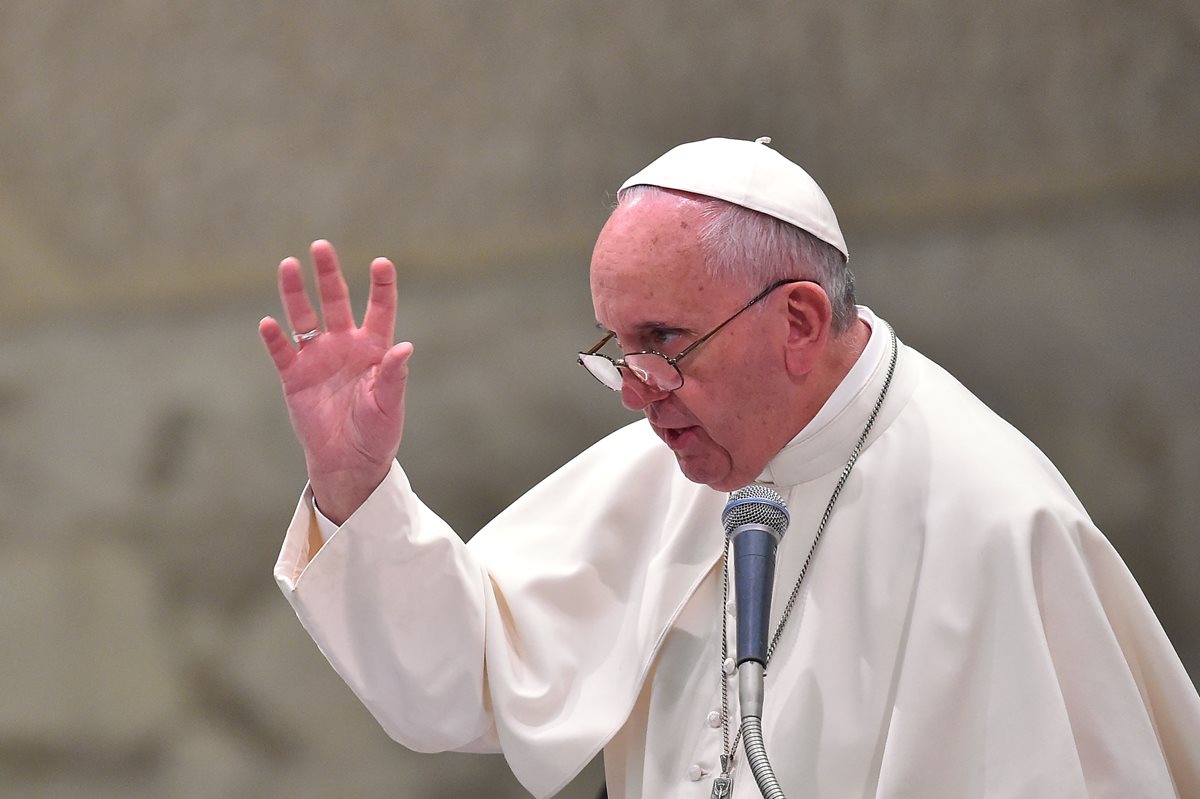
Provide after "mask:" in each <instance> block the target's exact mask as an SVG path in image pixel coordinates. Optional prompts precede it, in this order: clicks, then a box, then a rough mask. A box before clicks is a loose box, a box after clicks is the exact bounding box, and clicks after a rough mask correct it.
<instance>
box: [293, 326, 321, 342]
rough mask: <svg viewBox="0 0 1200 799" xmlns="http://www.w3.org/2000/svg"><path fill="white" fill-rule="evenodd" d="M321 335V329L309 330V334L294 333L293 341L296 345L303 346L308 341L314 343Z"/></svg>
mask: <svg viewBox="0 0 1200 799" xmlns="http://www.w3.org/2000/svg"><path fill="white" fill-rule="evenodd" d="M319 335H321V331H320V329H313V330H309V331H308V332H307V333H293V334H292V341H294V342H295V343H296V344H303V343H304V342H306V341H312V340H313V339H314V338H316V337H317V336H319Z"/></svg>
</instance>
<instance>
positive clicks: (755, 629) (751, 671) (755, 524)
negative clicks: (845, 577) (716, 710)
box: [721, 485, 791, 718]
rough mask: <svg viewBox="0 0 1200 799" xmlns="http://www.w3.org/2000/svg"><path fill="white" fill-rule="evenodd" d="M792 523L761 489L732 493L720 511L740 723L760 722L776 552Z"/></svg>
mask: <svg viewBox="0 0 1200 799" xmlns="http://www.w3.org/2000/svg"><path fill="white" fill-rule="evenodd" d="M790 520H791V517H790V516H789V515H788V510H787V505H785V504H784V502H783V497H781V496H779V494H777V493H776V492H775V491H773V490H771V489H770V488H766V487H764V486H760V485H749V486H746V487H745V488H739V489H738V490H737V491H734V492H733V493H732V494H730V495H729V502H728V504H726V505H725V510H724V511H722V512H721V522H722V523H723V524H724V525H725V535H726V536H727V537H728V538H729V542H730V544H732V546H733V569H734V596H735V597H736V602H737V664H738V684H739V699H740V704H741V707H742V717H743V718H745V717H746V716H756V717H759V718H761V717H762V692H763V689H762V676H763V672H764V671H765V669H766V666H767V640H768V635H769V630H770V622H771V592H772V589H773V588H774V585H775V551H776V549H777V548H778V547H779V540H780V539H781V538H783V534H784V532H785V531H786V530H787V527H788V522H789V521H790ZM747 664H750V665H747Z"/></svg>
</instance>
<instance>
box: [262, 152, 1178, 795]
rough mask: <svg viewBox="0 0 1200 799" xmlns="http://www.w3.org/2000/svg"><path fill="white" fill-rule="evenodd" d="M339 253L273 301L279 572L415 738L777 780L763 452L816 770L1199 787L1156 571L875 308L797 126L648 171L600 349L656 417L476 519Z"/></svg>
mask: <svg viewBox="0 0 1200 799" xmlns="http://www.w3.org/2000/svg"><path fill="white" fill-rule="evenodd" d="M312 254H313V259H314V261H315V264H316V271H317V283H318V290H319V293H320V297H321V304H322V308H323V311H324V329H323V330H322V329H319V328H318V319H317V315H316V313H315V311H314V309H313V308H312V307H311V305H310V304H309V301H308V300H307V298H306V296H305V292H304V288H303V284H302V281H301V277H300V265H299V263H298V262H297V261H296V260H295V259H288V260H285V261H284V262H283V263H282V264H281V266H280V275H279V280H280V291H281V296H282V298H283V304H284V309H285V312H286V314H287V318H288V321H289V322H290V324H291V327H292V329H293V330H294V331H297V333H296V334H295V335H294V339H295V344H296V346H293V343H292V342H289V340H288V337H287V336H286V335H285V334H284V332H283V329H282V327H281V326H280V325H279V324H278V323H277V322H275V321H274V320H272V319H265V320H263V323H262V324H261V326H260V331H261V333H262V336H263V339H264V341H265V343H266V345H267V348H268V350H269V351H270V353H271V356H272V358H273V360H274V362H275V364H276V367H277V368H278V370H279V373H280V377H281V380H282V382H283V387H284V393H285V397H286V399H287V404H288V410H289V413H290V414H291V418H292V422H293V425H294V426H295V428H296V432H297V435H298V436H299V438H300V441H301V443H302V444H303V446H304V450H305V456H306V459H307V465H308V474H309V481H310V485H309V489H308V490H307V491H306V493H305V496H304V497H303V498H302V500H301V502H300V505H299V507H298V509H297V512H296V515H295V517H294V519H293V522H292V525H291V527H290V529H289V531H288V533H287V537H286V539H285V542H284V546H283V551H282V552H281V554H280V558H279V561H278V563H277V565H276V577H277V580H278V581H279V584H280V586H281V588H282V590H283V591H284V593H285V595H287V597H288V599H289V601H291V602H292V604H293V606H294V607H295V609H296V612H297V614H298V616H299V617H300V619H301V621H302V622H303V624H304V625H305V627H306V628H307V629H308V631H309V632H310V634H311V635H312V636H313V637H314V639H316V641H317V642H318V644H319V645H320V647H321V649H322V651H323V652H324V653H325V654H326V656H327V657H328V658H329V660H330V662H331V663H332V664H333V666H334V668H336V669H337V670H338V672H339V673H340V674H341V676H342V677H343V678H344V679H345V680H346V681H347V683H348V684H349V685H350V686H351V688H352V689H353V690H354V691H355V692H356V693H357V694H358V696H359V697H360V698H361V699H362V701H363V702H364V703H365V704H366V705H367V707H368V708H369V709H370V710H371V712H372V713H373V714H374V715H375V717H376V718H377V719H378V720H379V722H380V723H381V724H382V725H383V727H384V728H385V730H386V731H387V732H388V734H389V735H391V736H392V737H394V738H395V739H396V740H398V741H400V742H401V743H403V744H405V745H407V746H409V747H412V748H414V749H418V750H421V751H438V750H446V749H455V750H462V751H497V750H499V751H503V752H504V754H505V756H506V757H507V759H508V762H509V764H510V766H511V767H512V769H513V771H514V772H515V774H516V775H517V777H518V778H519V779H520V780H521V782H522V783H523V784H524V785H525V786H526V787H527V788H528V789H529V790H530V791H531V792H532V793H533V794H534V795H536V796H539V797H540V796H550V795H553V794H554V793H555V792H556V791H557V790H559V789H560V788H561V787H562V786H563V785H564V784H565V783H566V782H568V781H569V780H570V779H571V778H572V777H573V776H574V775H575V774H576V773H577V772H578V770H579V769H580V768H582V766H583V765H585V764H586V763H587V762H588V761H589V760H590V759H591V758H592V757H593V756H594V755H595V754H597V753H598V752H600V751H603V753H604V758H605V771H606V780H607V783H608V790H609V794H610V796H612V797H614V799H616V798H617V797H627V798H629V797H693V796H694V797H704V796H709V795H717V794H718V793H719V790H721V788H720V786H722V785H724V784H726V783H725V781H727V780H729V779H733V794H732V795H734V796H736V797H752V796H757V795H758V792H757V787H756V786H755V785H754V780H753V779H752V778H751V775H750V774H749V773H748V772H749V770H748V768H747V767H745V766H744V765H742V764H741V761H742V760H743V759H744V758H743V757H742V755H741V754H740V753H737V752H734V751H732V750H733V748H734V745H735V740H734V739H735V737H736V727H737V709H736V708H737V701H736V692H737V685H736V681H735V680H732V679H731V677H732V675H733V669H732V660H731V658H730V655H732V654H733V653H732V652H731V651H730V645H728V644H727V643H726V642H727V641H729V640H732V634H733V633H732V628H733V623H734V618H735V616H734V603H733V601H732V599H730V600H729V601H726V600H724V599H723V597H724V596H725V579H726V576H725V571H724V565H725V564H724V558H723V550H724V540H723V532H722V529H721V525H720V513H721V510H722V508H723V507H724V505H725V502H726V500H727V495H726V493H725V492H728V491H730V490H733V489H737V488H740V487H742V486H744V485H746V484H747V483H753V482H758V483H762V484H766V485H769V486H771V487H772V488H773V489H774V490H776V491H778V492H779V493H780V494H781V495H782V496H783V497H784V499H785V500H786V501H787V503H788V505H789V507H790V508H791V513H792V520H791V525H790V528H789V531H788V533H787V535H786V536H785V537H784V539H783V542H782V543H781V545H780V549H779V554H778V566H777V572H776V573H777V575H778V579H777V586H776V589H775V592H776V597H775V602H774V607H775V608H776V612H775V617H776V619H777V620H778V622H777V623H778V627H777V630H776V632H775V636H774V639H775V643H774V645H773V646H772V653H771V659H770V663H769V668H768V676H767V680H766V692H767V694H766V705H765V710H764V713H763V729H764V733H765V740H766V744H767V750H768V752H769V753H770V755H771V757H772V762H773V764H774V766H775V772H776V774H777V775H778V778H779V782H780V784H781V785H782V787H783V790H784V791H785V792H786V793H787V794H788V795H792V796H806V797H839V798H840V797H849V796H854V797H868V796H869V797H922V799H931V798H933V797H945V799H961V797H968V796H971V797H987V798H988V799H1000V798H1001V797H1055V798H1056V799H1058V798H1066V797H1085V796H1113V797H1118V796H1119V797H1134V796H1144V797H1168V796H1200V757H1198V756H1197V748H1198V743H1197V742H1200V698H1198V697H1197V695H1196V691H1195V689H1194V687H1193V686H1192V684H1191V682H1190V681H1189V679H1188V677H1187V675H1186V673H1185V672H1184V670H1183V668H1182V666H1181V664H1180V663H1179V660H1178V658H1177V657H1176V655H1175V653H1174V651H1173V650H1172V648H1171V646H1170V644H1169V642H1168V641H1167V640H1166V638H1165V636H1164V634H1163V632H1162V629H1161V627H1160V626H1159V624H1158V622H1157V620H1156V619H1155V617H1154V615H1153V613H1152V611H1151V610H1150V608H1149V607H1148V605H1147V604H1146V602H1145V599H1144V598H1143V596H1142V594H1141V592H1140V590H1139V589H1138V588H1137V586H1136V584H1135V583H1134V582H1133V580H1132V578H1131V577H1130V575H1129V573H1128V571H1127V570H1126V569H1125V568H1124V565H1123V564H1122V563H1121V561H1120V560H1119V558H1118V557H1117V556H1116V554H1115V553H1114V552H1113V551H1112V549H1111V547H1110V546H1109V545H1108V543H1107V542H1106V541H1105V540H1104V538H1103V537H1102V536H1101V534H1100V533H1099V532H1098V531H1097V530H1096V529H1095V527H1094V526H1093V525H1092V523H1091V521H1090V520H1089V519H1088V517H1087V514H1086V513H1085V511H1084V510H1083V508H1082V507H1081V506H1080V505H1079V502H1078V500H1077V499H1076V498H1075V496H1074V495H1073V494H1072V493H1071V491H1070V489H1069V488H1068V487H1067V485H1066V484H1065V482H1064V481H1063V479H1062V478H1061V476H1060V475H1059V474H1058V473H1057V472H1056V471H1055V470H1054V468H1053V466H1052V465H1051V464H1050V463H1049V462H1048V461H1047V460H1046V459H1045V458H1044V457H1043V456H1042V454H1041V453H1040V452H1039V451H1038V450H1037V449H1036V448H1035V447H1034V446H1033V445H1032V444H1030V443H1029V442H1028V441H1026V440H1025V439H1024V438H1023V437H1022V436H1021V435H1020V434H1019V433H1017V432H1016V431H1015V430H1013V429H1012V428H1011V427H1009V426H1008V425H1007V424H1006V423H1004V422H1003V421H1002V420H1000V419H999V418H998V417H996V416H995V415H994V414H993V413H992V412H991V411H989V410H988V409H987V408H986V407H984V406H983V405H982V404H981V403H980V402H979V401H978V400H976V399H975V398H974V397H973V396H971V395H970V394H969V393H968V392H967V391H966V390H965V389H964V388H963V387H962V386H961V385H959V384H958V383H957V382H956V381H954V380H953V378H951V377H950V376H949V375H947V374H946V373H945V372H944V371H942V370H941V369H940V368H939V367H937V366H936V365H934V364H933V363H931V362H930V361H928V360H927V359H925V358H924V357H923V356H921V355H920V354H919V353H917V352H916V351H914V350H912V349H911V348H909V347H906V346H904V345H903V344H901V343H899V342H898V341H897V340H896V338H895V335H894V334H893V333H892V331H891V329H890V327H889V326H888V325H887V324H886V322H884V321H883V320H881V319H879V318H877V317H876V316H874V315H873V314H872V313H871V312H870V311H869V310H867V309H866V308H862V307H856V306H855V304H854V292H853V281H852V279H851V278H850V274H849V272H848V270H847V269H846V258H847V254H846V246H845V242H844V240H843V238H842V234H841V232H840V230H839V228H838V225H837V220H836V218H835V216H834V213H833V209H832V208H831V207H830V206H829V203H828V201H827V200H826V198H825V195H824V194H823V193H822V192H821V190H820V188H818V187H817V185H816V183H814V182H813V181H812V179H811V178H810V177H809V176H808V175H807V174H806V173H805V172H804V171H803V170H801V169H800V168H799V167H798V166H796V165H795V164H792V163H791V162H789V161H787V160H786V159H784V158H783V157H782V156H780V155H778V154H777V153H776V152H775V151H774V150H772V149H771V148H770V147H769V146H768V141H767V140H759V141H758V142H741V141H730V140H721V139H713V140H708V141H704V142H695V143H692V144H687V145H683V146H681V147H678V148H676V149H674V150H672V151H671V152H669V153H667V154H666V155H664V156H662V157H661V158H660V159H658V160H657V161H655V162H654V163H652V164H651V165H650V166H648V167H647V168H646V169H645V170H643V171H642V172H640V173H638V174H637V175H635V176H634V177H633V178H631V179H630V180H629V181H628V182H627V183H626V184H625V186H623V187H622V192H621V193H620V195H619V204H618V207H617V208H616V210H615V211H614V212H613V214H612V216H611V218H610V219H609V221H608V223H607V224H606V225H605V227H604V230H603V231H602V232H601V234H600V237H599V239H598V240H597V243H596V247H595V251H594V255H593V258H592V266H591V290H592V298H593V303H594V306H595V312H596V318H597V320H598V321H599V323H600V324H601V326H602V327H604V328H605V329H606V330H608V331H611V332H610V333H608V334H607V335H606V336H605V338H604V339H603V340H602V341H600V342H599V343H598V344H597V345H596V346H595V347H593V348H591V349H590V350H589V351H586V352H584V353H581V355H580V361H581V363H583V364H584V365H585V366H586V367H587V368H588V370H589V371H590V372H592V374H593V375H594V376H595V377H597V378H598V379H599V380H600V381H601V382H602V383H604V384H606V385H607V386H608V387H609V388H612V389H615V390H618V391H619V392H620V394H621V399H622V401H623V402H624V403H625V404H626V405H627V406H629V407H631V408H635V409H639V410H641V411H643V412H644V414H645V416H646V420H645V421H643V422H639V423H637V424H634V425H631V426H629V427H627V428H624V429H622V430H619V431H618V432H616V433H614V434H612V435H611V436H609V437H608V438H606V439H604V440H603V441H601V442H599V443H598V444H596V445H595V446H593V447H592V448H590V449H589V450H588V451H586V452H584V453H583V454H582V455H580V456H579V457H577V458H576V459H575V460H573V461H572V462H570V463H568V464H567V465H566V466H564V467H563V468H562V469H561V470H559V471H558V472H556V473H555V474H554V475H552V476H551V477H549V478H547V479H546V480H545V481H544V482H543V483H541V484H540V485H539V486H537V487H535V488H534V489H533V490H531V491H530V492H529V493H528V494H527V495H525V496H524V497H522V498H521V499H520V500H518V501H517V502H516V503H514V504H513V505H512V506H511V507H510V508H509V509H507V510H506V511H505V512H503V513H502V514H500V515H499V516H498V517H497V518H496V519H495V520H494V521H493V522H492V523H490V524H489V525H488V526H487V527H485V528H484V530H482V531H481V532H480V533H479V534H478V535H476V536H475V537H474V538H473V539H472V540H471V542H470V544H468V545H464V544H462V543H461V540H460V539H459V538H458V536H456V535H455V534H454V533H453V531H451V530H449V529H448V528H447V527H446V525H445V524H444V523H443V522H442V521H441V520H440V519H439V518H438V517H437V516H436V515H435V514H434V513H433V512H432V511H430V510H429V509H428V508H426V507H425V506H424V505H423V504H422V503H421V502H420V501H419V500H418V499H417V498H416V497H415V496H414V495H413V493H412V491H411V489H410V488H409V486H408V483H407V480H406V479H405V477H404V473H403V471H402V470H401V468H400V467H399V465H398V464H396V463H395V462H394V459H393V457H394V455H395V453H396V451H397V448H398V446H399V443H400V438H401V432H402V430H403V423H404V412H403V398H404V390H405V384H406V381H407V376H408V373H407V365H406V364H407V360H408V357H409V355H410V354H411V352H412V347H411V345H409V344H407V343H402V344H396V345H393V344H392V333H393V317H394V313H395V287H394V283H395V276H394V270H393V268H392V266H391V264H389V263H388V262H387V261H384V260H377V261H376V262H374V263H373V264H372V266H371V275H372V281H371V291H370V299H369V303H368V307H367V311H366V315H365V318H364V321H363V325H362V327H361V328H356V327H355V325H354V321H353V317H352V313H351V309H350V304H349V301H348V298H347V292H346V288H345V284H344V282H343V280H342V278H341V274H340V272H339V269H338V266H337V262H336V259H335V257H334V253H333V250H332V248H331V247H330V246H329V245H328V243H325V242H317V243H316V244H314V245H313V253H312ZM314 502H315V504H314ZM810 567H811V568H810ZM718 780H719V781H720V782H714V781H718Z"/></svg>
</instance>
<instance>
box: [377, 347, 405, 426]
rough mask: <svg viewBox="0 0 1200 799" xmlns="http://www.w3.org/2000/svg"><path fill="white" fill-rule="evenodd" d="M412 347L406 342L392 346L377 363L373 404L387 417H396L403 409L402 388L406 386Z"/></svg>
mask: <svg viewBox="0 0 1200 799" xmlns="http://www.w3.org/2000/svg"><path fill="white" fill-rule="evenodd" d="M412 353H413V345H412V344H410V343H409V342H407V341H402V342H400V343H399V344H396V345H393V346H392V348H391V349H389V350H388V351H387V352H386V353H384V356H383V360H382V361H381V362H380V363H379V371H378V372H377V373H376V374H375V402H376V404H378V405H379V409H380V410H381V411H383V412H384V413H385V414H387V415H388V416H396V415H398V414H399V413H400V411H401V409H402V408H403V407H404V388H405V386H407V385H408V359H409V357H410V356H411V355H412Z"/></svg>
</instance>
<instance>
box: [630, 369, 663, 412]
mask: <svg viewBox="0 0 1200 799" xmlns="http://www.w3.org/2000/svg"><path fill="white" fill-rule="evenodd" d="M624 377H625V379H624V380H622V381H621V404H622V405H624V406H625V407H626V408H628V409H629V410H631V411H640V410H644V409H645V407H646V406H647V405H649V404H650V403H652V402H657V401H658V400H660V399H663V398H664V397H666V396H667V395H668V394H670V393H671V392H670V391H662V390H661V389H657V388H652V387H650V386H648V385H646V384H645V383H643V382H642V381H641V380H638V379H637V378H636V377H634V376H633V375H631V374H629V373H628V372H626V373H625V376H624Z"/></svg>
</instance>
